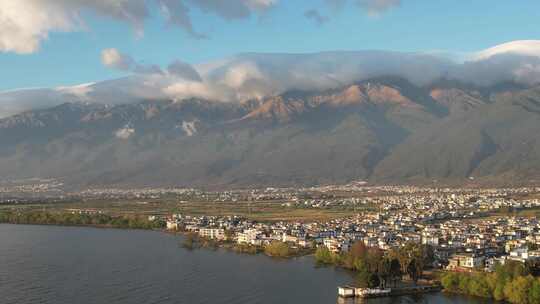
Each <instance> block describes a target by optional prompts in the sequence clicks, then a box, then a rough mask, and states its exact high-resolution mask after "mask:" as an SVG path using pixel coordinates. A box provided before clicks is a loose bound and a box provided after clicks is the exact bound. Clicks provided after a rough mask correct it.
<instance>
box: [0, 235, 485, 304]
mask: <svg viewBox="0 0 540 304" xmlns="http://www.w3.org/2000/svg"><path fill="white" fill-rule="evenodd" d="M181 240H182V239H181V237H180V236H176V235H172V234H166V233H162V232H155V231H140V230H116V229H98V228H85V227H56V226H31V225H7V224H0V303H2V304H12V303H13V304H26V303H32V304H34V303H54V304H63V303H66V304H86V303H88V304H90V303H92V304H94V303H96V304H97V303H106V304H113V303H118V304H124V303H126V304H127V303H129V304H134V303H181V304H183V303H185V304H198V303H200V304H202V303H208V304H227V303H230V304H233V303H234V304H244V303H245V304H248V303H249V304H253V303H260V304H267V303H268V304H270V303H272V304H286V303H294V304H303V303H306V304H335V303H337V302H338V299H337V286H338V285H341V284H346V283H350V282H351V281H352V277H351V275H350V274H349V273H348V272H346V271H343V270H336V269H334V268H317V267H314V263H313V258H311V257H302V258H297V259H291V260H276V259H272V258H268V257H266V256H262V255H258V256H250V255H241V254H236V253H232V252H227V251H224V250H218V251H212V250H205V249H203V250H194V251H189V250H186V249H184V248H182V247H181ZM341 302H342V301H340V303H341ZM346 303H350V301H349V302H346ZM367 303H377V304H379V303H380V304H382V303H442V304H446V303H459V304H464V303H467V304H471V303H483V302H482V301H479V300H477V299H471V298H464V297H450V296H446V295H444V294H442V293H437V294H430V295H424V296H421V297H396V298H388V299H375V300H369V301H367Z"/></svg>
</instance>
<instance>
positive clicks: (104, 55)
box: [101, 48, 135, 71]
mask: <svg viewBox="0 0 540 304" xmlns="http://www.w3.org/2000/svg"><path fill="white" fill-rule="evenodd" d="M101 63H103V65H105V66H106V67H109V68H114V69H118V70H122V71H129V70H131V69H132V67H133V65H134V63H135V61H134V60H133V58H131V56H129V55H126V54H122V53H120V51H118V50H117V49H114V48H111V49H105V50H103V51H101Z"/></svg>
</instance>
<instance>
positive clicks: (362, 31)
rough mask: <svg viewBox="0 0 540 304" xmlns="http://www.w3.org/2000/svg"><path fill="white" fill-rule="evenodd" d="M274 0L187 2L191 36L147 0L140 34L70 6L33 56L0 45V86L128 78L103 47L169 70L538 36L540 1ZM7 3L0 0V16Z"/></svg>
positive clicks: (454, 48) (464, 48) (475, 45)
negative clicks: (69, 16)
mask: <svg viewBox="0 0 540 304" xmlns="http://www.w3.org/2000/svg"><path fill="white" fill-rule="evenodd" d="M81 1H82V2H85V1H83V0H80V1H79V2H81ZM135 1H137V0H135ZM190 1H191V2H196V1H197V0H190ZM190 1H188V4H189V2H190ZM274 1H275V2H274V3H273V5H271V7H269V8H268V9H265V10H264V11H262V12H260V11H254V12H253V13H252V14H251V15H249V16H247V17H245V18H238V19H234V20H227V18H223V16H220V15H219V13H215V12H212V11H206V12H205V11H203V10H202V9H201V8H200V7H198V6H197V5H190V6H189V8H190V10H189V12H190V13H189V14H190V15H189V16H190V20H191V22H192V24H193V27H194V29H195V31H197V32H198V33H203V34H205V35H207V36H208V39H195V38H193V37H192V36H191V35H190V34H188V33H187V32H186V30H185V28H182V27H178V26H173V25H170V24H167V22H166V21H165V19H164V18H163V17H162V16H161V15H160V12H159V11H158V8H157V6H156V5H155V4H154V3H153V2H152V1H148V3H149V4H148V9H149V13H150V14H149V17H147V18H144V20H143V22H144V27H143V28H144V34H143V35H142V36H141V35H137V34H136V30H135V29H134V28H133V26H132V25H130V24H129V23H128V22H124V21H123V20H122V19H121V18H116V17H114V16H113V17H112V18H111V17H110V16H105V14H103V13H102V12H100V11H95V10H92V8H91V6H90V7H85V6H82V7H81V8H77V11H76V12H77V13H78V14H80V15H79V17H80V18H81V19H82V20H84V24H85V26H84V29H81V28H76V29H73V28H71V29H69V32H63V31H62V30H61V29H58V28H55V27H54V26H52V27H49V28H47V29H46V33H47V34H48V38H47V39H44V40H40V42H39V44H40V45H39V49H36V50H34V51H32V52H29V54H21V53H20V52H16V51H13V50H4V51H0V67H1V69H0V90H8V89H15V88H22V87H49V86H57V85H71V84H79V83H85V82H91V81H97V80H103V79H110V78H115V77H120V76H122V75H125V73H126V72H122V71H117V70H114V69H110V68H108V67H105V66H104V65H103V64H102V63H101V52H102V51H103V50H104V49H107V48H116V49H118V50H120V51H121V52H123V53H125V54H129V55H130V56H131V57H132V58H134V60H136V61H138V62H140V63H143V64H145V63H147V64H150V63H151V64H158V65H160V66H163V67H165V66H166V65H167V64H169V63H170V62H172V61H174V60H177V59H180V60H182V61H185V62H189V63H192V64H195V63H201V62H207V61H211V60H216V59H219V58H222V57H227V56H230V55H234V54H237V53H243V52H280V53H305V52H319V51H326V50H365V49H380V50H395V51H449V52H471V51H478V50H482V49H485V48H488V47H491V46H494V45H498V44H501V43H504V42H508V41H513V40H523V39H540V27H539V26H538V21H537V20H540V1H536V0H520V1H493V0H490V1H487V0H475V1H455V0H437V1H431V0H429V1H428V0H402V1H397V0H395V1H392V0H390V1H389V0H387V2H388V3H391V4H396V5H395V6H392V7H390V8H389V9H388V10H385V11H381V12H380V13H378V14H377V15H374V14H373V12H372V13H369V12H368V9H367V8H366V7H359V6H358V5H356V4H355V2H354V1H355V0H351V1H346V2H347V3H346V5H345V6H344V7H342V8H341V9H340V10H336V9H334V8H332V7H331V5H328V3H327V0H320V1H319V0H294V1H293V0H280V1H276V0H274ZM366 1H369V0H366ZM373 1H374V2H377V0H373ZM21 2H23V3H24V2H25V0H21ZM87 2H92V0H87ZM382 2H385V1H382ZM398 2H399V4H398ZM3 9H5V8H3V7H2V6H0V13H2V10H3ZM69 9H72V8H69ZM310 9H316V10H317V11H318V12H319V13H320V14H321V15H322V16H324V17H325V18H328V21H327V22H325V23H324V24H320V25H319V24H317V23H316V22H314V21H313V20H311V19H308V18H306V17H305V16H304V14H305V12H306V11H307V10H310ZM30 11H31V10H30ZM0 15H1V14H0ZM27 16H28V15H27ZM36 22H37V23H39V20H38V21H36ZM36 26H37V27H39V26H40V24H37V25H36ZM7 34H8V35H9V33H7ZM2 35H6V33H5V32H3V31H2V30H0V45H1V43H2ZM6 39H12V40H13V39H16V37H15V38H14V37H13V36H10V37H8V38H5V39H4V40H6ZM0 49H1V48H0Z"/></svg>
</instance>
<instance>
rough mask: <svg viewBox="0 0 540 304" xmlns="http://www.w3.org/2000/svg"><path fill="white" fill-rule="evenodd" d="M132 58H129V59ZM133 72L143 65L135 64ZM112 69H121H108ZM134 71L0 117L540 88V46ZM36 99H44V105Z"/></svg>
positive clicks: (57, 91)
mask: <svg viewBox="0 0 540 304" xmlns="http://www.w3.org/2000/svg"><path fill="white" fill-rule="evenodd" d="M126 56H127V55H126ZM130 62H133V63H132V65H135V66H137V63H136V62H135V61H134V60H133V59H131V58H130ZM107 66H109V67H111V68H116V66H115V65H111V64H108V65H107ZM152 67H153V68H152V69H131V70H130V71H131V73H132V74H133V75H131V76H128V77H125V78H121V79H117V80H110V81H103V82H97V83H91V84H87V85H80V86H74V87H58V88H53V89H39V90H36V89H30V90H16V91H7V92H3V93H0V117H5V116H9V115H13V114H16V113H18V112H22V111H25V110H30V109H36V108H44V107H47V106H54V105H58V104H62V103H65V102H87V103H104V104H122V103H131V102H136V101H140V100H148V99H150V100H153V99H173V100H176V101H181V100H183V99H187V98H202V99H207V100H212V101H218V102H238V101H245V100H250V99H261V98H264V97H267V96H273V95H278V94H282V93H284V92H287V91H293V90H298V91H318V90H327V89H332V88H339V87H343V86H346V85H348V84H351V83H355V82H358V81H362V80H366V79H370V78H376V77H385V76H394V77H400V78H404V79H406V80H408V81H410V82H411V83H413V84H415V85H417V86H426V85H429V84H430V83H432V82H434V81H437V80H440V79H449V80H456V81H460V82H464V83H467V84H470V85H475V86H491V85H496V84H498V83H503V82H515V83H518V84H522V85H533V84H537V83H539V82H540V41H536V40H528V41H515V42H510V43H506V44H502V45H499V46H495V47H492V48H489V49H486V50H483V51H479V52H476V53H472V54H469V55H467V56H466V59H465V60H464V61H462V62H456V61H454V60H451V59H449V58H447V57H445V56H438V55H431V54H424V53H403V52H388V51H346V52H342V51H336V52H322V53H313V54H270V53H246V54H240V55H237V56H233V57H230V58H225V59H222V60H218V61H215V62H208V63H203V64H198V65H194V66H191V65H189V64H187V63H184V62H181V61H175V62H173V63H171V64H170V65H169V67H168V68H167V69H161V68H160V67H158V66H152ZM36 96H40V97H39V99H38V98H37V97H36Z"/></svg>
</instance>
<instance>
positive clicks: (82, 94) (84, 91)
mask: <svg viewBox="0 0 540 304" xmlns="http://www.w3.org/2000/svg"><path fill="white" fill-rule="evenodd" d="M94 84H95V82H90V83H83V84H79V85H74V86H60V87H56V88H55V90H56V91H57V92H60V93H62V94H65V95H71V96H73V97H76V98H78V99H79V100H81V101H85V100H89V99H90V97H89V96H88V94H90V93H91V92H92V91H93V90H94V88H93V87H92V86H93V85H94Z"/></svg>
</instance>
